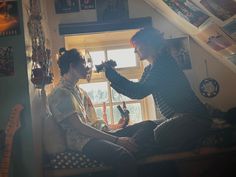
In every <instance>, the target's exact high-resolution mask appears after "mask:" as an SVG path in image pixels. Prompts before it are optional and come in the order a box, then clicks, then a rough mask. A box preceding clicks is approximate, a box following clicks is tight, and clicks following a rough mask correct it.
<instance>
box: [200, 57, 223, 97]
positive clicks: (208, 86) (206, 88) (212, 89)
mask: <svg viewBox="0 0 236 177" xmlns="http://www.w3.org/2000/svg"><path fill="white" fill-rule="evenodd" d="M204 62H205V67H206V76H207V77H206V78H205V79H203V80H202V81H201V82H200V85H199V90H200V93H201V95H202V96H205V97H208V98H212V97H215V96H216V95H217V94H218V93H219V90H220V85H219V83H218V82H217V81H216V80H215V79H213V78H211V77H209V74H208V66H207V60H205V61H204Z"/></svg>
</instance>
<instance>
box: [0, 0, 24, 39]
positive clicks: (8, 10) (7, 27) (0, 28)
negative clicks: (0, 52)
mask: <svg viewBox="0 0 236 177" xmlns="http://www.w3.org/2000/svg"><path fill="white" fill-rule="evenodd" d="M19 32H20V24H19V14H18V6H17V1H1V0H0V37H2V36H12V35H17V34H19Z"/></svg>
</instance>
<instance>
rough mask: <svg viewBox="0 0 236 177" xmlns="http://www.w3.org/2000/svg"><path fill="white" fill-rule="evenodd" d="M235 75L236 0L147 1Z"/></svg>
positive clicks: (146, 0)
mask: <svg viewBox="0 0 236 177" xmlns="http://www.w3.org/2000/svg"><path fill="white" fill-rule="evenodd" d="M144 1H145V2H146V3H148V4H149V5H150V6H151V7H152V8H154V9H155V10H156V11H158V12H159V13H161V14H162V15H163V16H165V17H166V18H167V19H168V20H169V21H170V22H172V23H173V24H175V25H176V26H177V27H178V28H180V29H181V30H183V31H184V32H185V33H187V34H189V35H190V36H191V37H192V38H193V39H195V41H196V42H197V43H199V44H200V45H201V46H202V47H203V48H204V49H206V50H207V51H208V52H210V53H211V54H212V55H214V56H215V57H216V58H218V59H219V60H220V61H221V62H222V63H224V64H225V65H227V66H228V67H229V68H230V69H232V70H233V71H234V72H236V43H235V41H236V1H235V0H144Z"/></svg>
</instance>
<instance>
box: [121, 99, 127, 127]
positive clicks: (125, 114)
mask: <svg viewBox="0 0 236 177" xmlns="http://www.w3.org/2000/svg"><path fill="white" fill-rule="evenodd" d="M122 107H123V111H124V118H125V126H127V125H128V124H129V110H128V109H127V107H126V103H125V102H124V101H123V102H122Z"/></svg>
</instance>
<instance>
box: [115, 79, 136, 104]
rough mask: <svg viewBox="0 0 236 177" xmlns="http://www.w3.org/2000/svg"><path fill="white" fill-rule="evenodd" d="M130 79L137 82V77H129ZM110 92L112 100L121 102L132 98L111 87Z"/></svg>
mask: <svg viewBox="0 0 236 177" xmlns="http://www.w3.org/2000/svg"><path fill="white" fill-rule="evenodd" d="M131 81H133V82H137V81H138V79H131ZM111 94H112V102H122V101H130V100H132V99H130V98H128V97H126V96H124V95H122V94H119V93H118V92H117V91H115V90H114V89H111Z"/></svg>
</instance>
